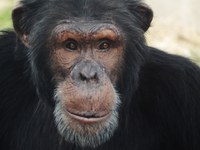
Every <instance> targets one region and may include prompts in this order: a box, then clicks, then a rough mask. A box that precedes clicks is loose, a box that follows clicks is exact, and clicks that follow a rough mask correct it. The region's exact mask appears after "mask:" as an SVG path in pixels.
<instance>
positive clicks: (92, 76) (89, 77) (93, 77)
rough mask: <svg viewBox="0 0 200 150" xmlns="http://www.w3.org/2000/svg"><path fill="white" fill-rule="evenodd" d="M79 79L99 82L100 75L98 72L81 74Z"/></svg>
mask: <svg viewBox="0 0 200 150" xmlns="http://www.w3.org/2000/svg"><path fill="white" fill-rule="evenodd" d="M79 78H80V80H81V81H87V82H89V81H97V80H98V75H97V72H88V73H83V72H80V74H79Z"/></svg>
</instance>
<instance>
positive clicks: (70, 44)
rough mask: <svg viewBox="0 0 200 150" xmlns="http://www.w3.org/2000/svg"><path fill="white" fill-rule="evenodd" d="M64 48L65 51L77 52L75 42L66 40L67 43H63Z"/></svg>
mask: <svg viewBox="0 0 200 150" xmlns="http://www.w3.org/2000/svg"><path fill="white" fill-rule="evenodd" d="M64 47H65V48H66V49H67V50H70V51H75V50H78V43H77V42H76V41H75V40H67V41H66V42H65V43H64Z"/></svg>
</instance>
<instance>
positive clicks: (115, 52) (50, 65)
mask: <svg viewBox="0 0 200 150" xmlns="http://www.w3.org/2000/svg"><path fill="white" fill-rule="evenodd" d="M151 20H152V11H151V9H149V8H148V6H146V5H144V4H142V3H140V2H139V1H138V0H133V1H132V0H116V1H110V0H91V1H88V0H77V1H74V0H59V1H58V0H49V1H48V2H47V1H45V0H41V1H38V0H32V1H30V2H27V1H24V2H23V3H22V5H21V6H19V7H18V8H16V9H15V10H14V11H13V25H14V28H15V31H16V33H17V35H18V37H19V38H20V39H21V41H22V43H24V45H25V46H26V49H27V51H26V53H27V56H28V61H29V63H30V68H31V69H32V78H33V81H34V83H35V86H36V90H37V94H38V97H39V99H41V100H46V101H48V102H49V101H50V100H52V99H53V101H54V102H53V103H54V105H55V107H53V109H54V117H55V123H56V125H57V128H58V131H59V133H60V134H61V135H62V137H64V138H65V140H66V141H68V142H72V143H76V144H79V145H81V146H83V147H96V146H98V145H100V144H102V143H104V142H105V141H107V140H109V139H110V137H111V136H112V135H113V134H114V131H115V130H116V128H117V126H118V124H119V123H118V117H119V114H118V112H119V111H118V108H119V104H120V102H121V100H120V98H119V97H120V96H121V95H120V96H119V94H118V91H117V90H116V89H117V88H118V87H117V86H118V81H119V80H120V79H123V80H122V81H124V82H129V81H134V82H133V83H136V80H137V78H138V72H139V67H140V65H141V64H142V61H143V55H144V54H145V52H144V51H143V50H142V49H141V48H140V47H143V45H144V38H143V33H144V32H145V31H146V30H147V29H148V27H149V25H150V22H151ZM128 55H130V56H128ZM127 56H128V57H127ZM124 64H125V65H124ZM124 66H125V67H126V68H128V67H131V68H132V69H131V70H134V72H133V73H132V72H131V73H130V74H131V75H127V76H128V78H129V79H128V80H127V79H126V77H127V76H126V75H124V74H123V75H122V73H124V72H129V71H127V70H126V71H124ZM128 85H130V83H128ZM135 85H136V84H135ZM135 85H133V86H135ZM121 88H122V87H121ZM125 88H126V89H127V91H128V89H129V87H125ZM130 89H131V88H130ZM131 93H132V91H131ZM52 97H54V98H52Z"/></svg>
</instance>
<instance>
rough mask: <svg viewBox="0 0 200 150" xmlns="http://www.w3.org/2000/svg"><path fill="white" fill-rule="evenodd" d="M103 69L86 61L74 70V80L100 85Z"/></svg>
mask: <svg viewBox="0 0 200 150" xmlns="http://www.w3.org/2000/svg"><path fill="white" fill-rule="evenodd" d="M101 72H102V71H101V68H100V66H99V65H98V64H97V63H94V62H91V61H85V62H80V63H78V64H77V65H76V66H75V67H74V69H73V70H72V79H73V80H75V81H76V82H86V83H98V81H99V78H100V75H101V74H102V73H101Z"/></svg>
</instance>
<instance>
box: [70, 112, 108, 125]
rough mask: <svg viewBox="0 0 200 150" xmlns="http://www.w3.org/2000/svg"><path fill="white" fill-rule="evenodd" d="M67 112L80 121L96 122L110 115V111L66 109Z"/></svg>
mask: <svg viewBox="0 0 200 150" xmlns="http://www.w3.org/2000/svg"><path fill="white" fill-rule="evenodd" d="M67 114H68V115H69V116H70V117H71V118H73V119H76V120H78V121H80V122H82V123H86V124H87V123H97V122H101V121H104V120H106V119H107V118H109V116H110V115H111V113H110V112H106V111H104V112H95V111H92V112H91V111H90V112H77V111H72V110H67Z"/></svg>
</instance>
